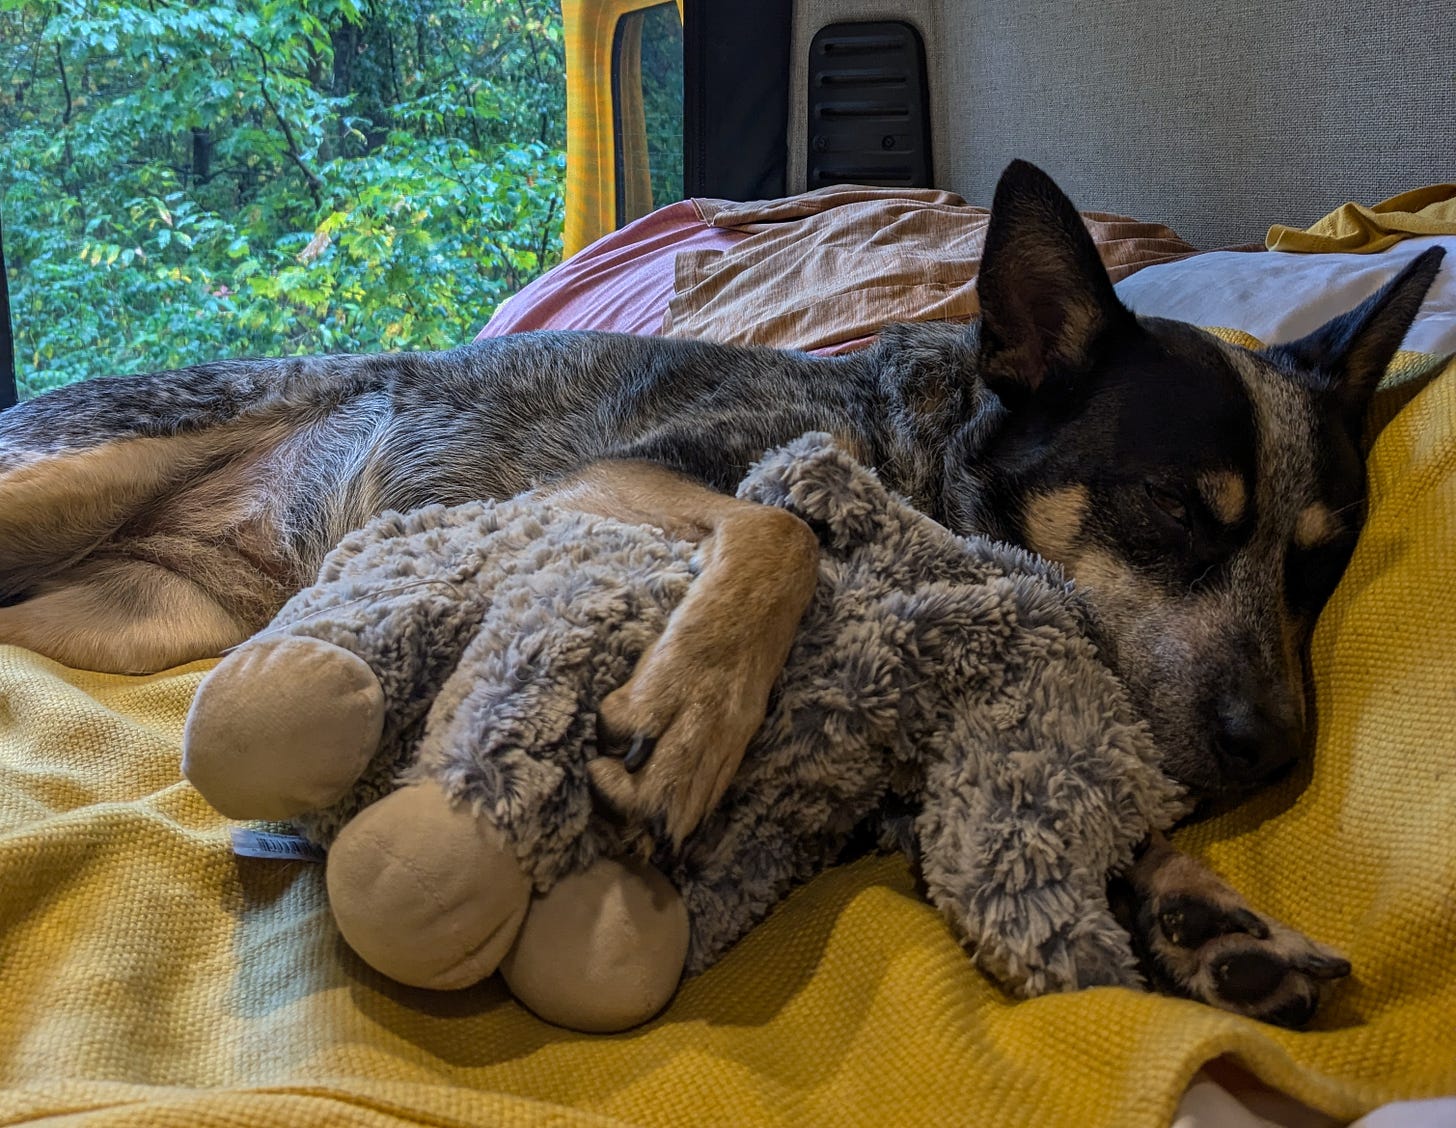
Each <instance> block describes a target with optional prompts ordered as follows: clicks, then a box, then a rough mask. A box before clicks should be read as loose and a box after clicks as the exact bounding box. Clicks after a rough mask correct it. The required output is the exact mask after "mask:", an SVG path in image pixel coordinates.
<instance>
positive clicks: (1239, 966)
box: [1119, 843, 1350, 1029]
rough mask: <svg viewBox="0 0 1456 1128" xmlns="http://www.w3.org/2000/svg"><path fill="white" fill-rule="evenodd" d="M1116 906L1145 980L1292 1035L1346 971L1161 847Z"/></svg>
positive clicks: (1338, 959)
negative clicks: (1130, 934)
mask: <svg viewBox="0 0 1456 1128" xmlns="http://www.w3.org/2000/svg"><path fill="white" fill-rule="evenodd" d="M1125 886H1126V888H1125V889H1124V890H1123V896H1122V897H1121V898H1119V899H1120V900H1121V902H1122V904H1121V906H1120V909H1121V912H1120V914H1119V915H1121V916H1122V917H1123V919H1124V923H1125V924H1126V925H1127V927H1128V929H1129V931H1130V932H1131V933H1132V938H1133V948H1134V951H1136V952H1137V954H1138V957H1139V960H1140V962H1141V964H1142V968H1143V972H1144V974H1145V975H1146V976H1147V977H1148V981H1149V983H1150V984H1151V985H1152V986H1153V987H1154V988H1155V989H1157V990H1161V991H1164V992H1166V993H1168V994H1174V995H1182V996H1185V997H1187V998H1192V999H1197V1000H1199V1001H1200V1002H1204V1003H1208V1004H1209V1005H1210V1006H1215V1007H1219V1008H1220V1009H1222V1010H1227V1011H1233V1012H1234V1013H1235V1014H1242V1015H1247V1016H1248V1017H1250V1018H1256V1019H1259V1020H1260V1021H1262V1022H1269V1023H1273V1024H1274V1025H1276V1026H1287V1027H1290V1028H1292V1029H1297V1028H1299V1027H1302V1026H1304V1025H1305V1024H1306V1023H1308V1022H1309V1020H1310V1019H1311V1018H1313V1017H1314V1014H1315V1011H1316V1010H1317V1009H1318V1008H1319V1005H1320V1002H1321V1001H1322V999H1323V996H1324V994H1325V993H1326V990H1327V988H1328V987H1329V985H1330V984H1332V983H1333V982H1334V981H1335V980H1338V979H1343V978H1344V977H1345V976H1347V975H1349V974H1350V963H1349V961H1348V960H1346V959H1344V958H1343V957H1342V956H1340V955H1339V954H1338V953H1337V952H1335V951H1333V950H1331V949H1330V948H1327V947H1325V946H1324V945H1322V944H1319V943H1317V942H1315V941H1314V940H1311V939H1309V938H1308V937H1307V936H1304V935H1302V934H1301V933H1299V932H1296V931H1294V929H1292V928H1289V927H1287V926H1285V925H1283V924H1281V923H1279V922H1278V921H1276V920H1273V919H1271V918H1269V917H1267V916H1264V915H1262V914H1260V913H1257V912H1255V911H1254V910H1253V909H1252V908H1250V907H1249V905H1248V904H1247V903H1246V902H1245V901H1244V899H1243V898H1242V897H1241V896H1239V894H1238V893H1236V892H1234V890H1233V889H1231V888H1230V887H1229V886H1228V885H1227V884H1226V883H1225V882H1224V881H1223V880H1222V879H1221V878H1219V877H1218V876H1217V875H1216V874H1214V873H1213V872H1211V871H1210V870H1208V869H1206V868H1204V867H1203V866H1202V865H1200V864H1199V863H1198V862H1195V861H1194V860H1193V859H1192V858H1189V857H1187V856H1186V855H1183V854H1179V853H1177V852H1176V851H1174V850H1173V849H1172V848H1171V847H1169V846H1168V845H1167V844H1166V843H1157V844H1155V845H1153V846H1152V847H1150V848H1149V849H1148V851H1147V852H1146V853H1145V854H1144V855H1143V857H1142V858H1140V859H1139V860H1138V861H1137V862H1136V863H1135V864H1134V866H1133V868H1132V869H1131V870H1130V871H1129V873H1128V874H1127V876H1126V878H1125Z"/></svg>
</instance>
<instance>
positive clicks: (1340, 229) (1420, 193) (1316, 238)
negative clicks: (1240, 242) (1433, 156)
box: [1264, 184, 1456, 254]
mask: <svg viewBox="0 0 1456 1128" xmlns="http://www.w3.org/2000/svg"><path fill="white" fill-rule="evenodd" d="M1412 235H1456V184H1430V185H1427V186H1426V187H1424V188H1412V189H1411V190H1410V191H1409V192H1402V193H1401V194H1400V195H1399V196H1392V197H1390V199H1388V200H1381V201H1380V203H1378V204H1371V205H1368V206H1367V205H1365V204H1356V203H1353V202H1352V203H1348V204H1341V205H1340V206H1339V207H1338V208H1336V209H1335V210H1334V211H1332V212H1330V213H1329V215H1326V216H1324V217H1322V218H1321V219H1318V220H1316V221H1315V222H1314V223H1312V224H1310V226H1309V227H1307V228H1305V229H1303V230H1301V229H1299V228H1297V227H1288V226H1286V225H1284V224H1282V223H1276V224H1275V225H1274V226H1273V227H1271V228H1269V233H1268V235H1266V236H1265V238H1264V245H1265V246H1266V247H1268V248H1269V250H1271V251H1303V252H1318V251H1342V252H1344V253H1346V254H1352V253H1356V254H1373V253H1374V252H1376V251H1383V250H1385V249H1386V248H1387V247H1391V246H1394V245H1395V244H1396V243H1398V242H1400V241H1401V240H1402V239H1408V238H1410V237H1411V236H1412Z"/></svg>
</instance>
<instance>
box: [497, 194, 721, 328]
mask: <svg viewBox="0 0 1456 1128" xmlns="http://www.w3.org/2000/svg"><path fill="white" fill-rule="evenodd" d="M746 237H747V233H746V232H743V231H732V230H728V229H725V228H721V227H711V226H709V225H708V224H707V223H704V222H703V220H702V217H701V216H699V215H698V209H697V208H696V207H694V206H693V204H692V201H690V200H682V201H680V202H678V203H676V204H669V205H668V206H667V207H665V208H659V209H658V210H657V211H655V212H651V213H650V214H648V215H644V216H643V217H642V218H641V219H637V220H633V221H632V222H631V223H629V224H627V226H626V227H623V228H622V229H621V230H620V231H613V232H612V233H611V234H610V235H604V236H602V238H600V239H598V240H597V241H596V242H595V243H593V244H591V245H590V246H589V247H585V248H584V249H582V250H581V251H579V252H578V253H577V254H575V255H573V256H572V257H571V258H569V259H567V260H566V261H565V262H563V263H561V264H560V265H559V266H556V267H553V268H552V269H551V270H549V271H547V272H546V273H545V274H543V275H541V277H539V278H537V279H536V280H535V281H534V282H531V283H530V284H528V285H527V286H526V287H525V288H524V289H522V290H521V292H520V293H518V294H515V295H513V296H512V297H510V298H507V299H506V300H505V301H504V302H502V303H501V305H500V308H499V309H497V310H496V311H495V314H494V315H493V316H492V317H491V319H490V321H489V322H487V323H486V326H485V328H484V329H482V330H481V331H480V332H479V333H478V334H477V335H476V338H475V339H476V340H477V341H478V340H480V339H481V338H483V337H500V336H503V335H504V334H506V333H520V332H524V331H525V330H527V329H607V330H612V331H615V332H618V333H637V334H640V335H644V336H657V335H659V334H661V332H662V318H663V315H664V314H665V313H666V312H667V304H668V302H670V301H672V294H673V289H672V284H673V266H674V263H675V261H676V259H677V254H678V252H679V251H686V250H726V249H727V248H729V247H731V246H733V245H734V244H735V243H737V242H739V241H740V240H742V239H744V238H746Z"/></svg>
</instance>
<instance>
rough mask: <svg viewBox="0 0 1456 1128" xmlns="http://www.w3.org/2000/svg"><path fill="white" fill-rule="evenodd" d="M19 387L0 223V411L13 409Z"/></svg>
mask: <svg viewBox="0 0 1456 1128" xmlns="http://www.w3.org/2000/svg"><path fill="white" fill-rule="evenodd" d="M19 393H20V385H19V384H18V383H17V382H16V379H15V338H14V336H13V335H12V333H11V328H10V279H9V277H8V275H7V274H6V271H5V225H4V224H3V223H0V411H4V410H5V409H6V408H7V407H14V406H15V402H16V400H17V399H18V398H19Z"/></svg>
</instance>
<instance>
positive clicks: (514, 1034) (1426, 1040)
mask: <svg viewBox="0 0 1456 1128" xmlns="http://www.w3.org/2000/svg"><path fill="white" fill-rule="evenodd" d="M1423 366H1424V368H1423ZM1429 368H1430V365H1429V362H1426V361H1423V360H1422V359H1421V358H1416V357H1411V356H1405V357H1403V358H1402V359H1401V361H1400V362H1399V364H1398V365H1397V373H1396V375H1397V376H1404V377H1407V379H1406V380H1405V381H1404V384H1403V386H1402V387H1400V388H1397V389H1396V390H1395V391H1394V392H1393V393H1392V396H1394V397H1403V398H1404V399H1406V400H1408V402H1406V403H1405V405H1404V407H1403V408H1402V409H1401V410H1400V411H1399V413H1398V414H1396V416H1395V418H1394V419H1392V420H1391V421H1390V422H1389V424H1388V425H1387V426H1386V427H1385V428H1384V430H1383V431H1382V433H1381V434H1380V437H1379V440H1378V442H1377V444H1376V446H1375V448H1374V452H1373V455H1372V457H1371V460H1370V465H1371V488H1372V496H1373V508H1372V513H1371V519H1370V523H1369V526H1368V528H1367V530H1366V532H1365V535H1364V537H1363V538H1362V540H1361V542H1360V547H1359V549H1358V551H1357V553H1356V555H1355V559H1354V561H1353V562H1352V564H1351V567H1350V570H1349V573H1348V575H1347V576H1346V578H1345V580H1344V583H1343V584H1342V585H1341V587H1340V590H1339V592H1338V593H1337V595H1336V598H1335V600H1334V602H1333V603H1332V604H1331V605H1330V607H1329V609H1328V611H1327V612H1326V614H1325V615H1324V617H1323V618H1322V620H1321V622H1320V625H1319V629H1318V632H1317V634H1316V636H1315V640H1314V647H1313V657H1314V664H1315V669H1316V671H1317V678H1318V685H1319V713H1320V733H1319V741H1318V748H1317V751H1316V755H1315V757H1314V767H1313V769H1312V770H1310V771H1306V772H1305V773H1304V774H1303V775H1301V776H1300V777H1299V778H1298V779H1295V780H1292V781H1290V782H1289V783H1288V784H1287V785H1284V786H1281V787H1279V788H1277V789H1275V790H1272V791H1269V792H1268V793H1266V794H1263V795H1261V796H1259V797H1257V798H1255V799H1254V800H1252V801H1251V802H1249V803H1247V804H1246V805H1244V806H1243V807H1241V808H1239V809H1237V810H1235V811H1233V812H1232V813H1230V814H1227V815H1225V816H1223V817H1220V818H1217V819H1214V820H1212V821H1209V822H1205V823H1203V824H1200V825H1198V826H1196V827H1192V828H1189V829H1186V830H1183V831H1181V832H1180V833H1179V835H1178V838H1179V840H1180V841H1181V843H1182V845H1183V846H1185V847H1187V848H1189V849H1191V850H1193V851H1194V852H1196V853H1197V854H1199V855H1202V856H1204V857H1206V858H1208V859H1210V860H1211V861H1212V862H1213V863H1214V864H1215V865H1216V866H1217V867H1219V868H1220V869H1221V870H1223V871H1224V872H1225V873H1227V874H1228V875H1229V876H1230V877H1232V878H1233V879H1234V880H1235V882H1236V883H1237V884H1238V885H1239V886H1240V887H1241V888H1242V889H1243V890H1244V891H1245V892H1246V893H1247V894H1248V895H1249V896H1250V897H1251V898H1252V899H1253V900H1254V901H1255V903H1257V904H1258V905H1260V906H1262V907H1264V908H1266V909H1267V910H1269V911H1271V912H1273V913H1275V914H1277V915H1279V916H1282V917H1284V918H1285V919H1287V920H1289V921H1290V922H1292V923H1295V924H1297V925H1298V926H1299V927H1301V928H1303V929H1306V930H1307V931H1309V932H1310V933H1312V934H1313V935H1315V936H1317V937H1319V938H1320V939H1322V940H1325V941H1328V942H1331V943H1333V944H1336V945H1338V946H1339V947H1340V948H1342V949H1343V950H1344V951H1345V952H1346V953H1347V954H1348V955H1349V956H1350V957H1351V959H1352V960H1353V961H1354V965H1355V968H1356V975H1355V978H1354V980H1353V981H1352V982H1349V983H1347V984H1346V985H1345V986H1344V987H1343V988H1342V989H1341V991H1340V993H1339V994H1338V996H1337V997H1336V998H1335V999H1334V1000H1333V1002H1332V1004H1331V1005H1330V1006H1329V1007H1328V1009H1327V1010H1326V1011H1325V1012H1324V1013H1323V1015H1322V1017H1321V1018H1320V1020H1319V1023H1318V1027H1319V1028H1318V1029H1317V1030H1315V1031H1312V1032H1308V1033H1291V1032H1287V1031H1280V1030H1275V1029H1271V1028H1266V1027H1262V1026H1259V1025H1257V1024H1255V1023H1253V1022H1249V1021H1245V1020H1242V1019H1238V1018H1234V1017H1231V1016H1229V1015H1225V1014H1222V1013H1219V1012H1215V1011H1212V1010H1208V1009H1205V1008H1203V1007H1200V1006H1198V1005H1196V1004H1193V1003H1188V1002H1182V1001H1178V1000H1172V999H1165V998H1157V997H1153V996H1147V995H1140V994H1136V993H1133V992H1129V991H1122V990H1113V989H1102V990H1098V991H1091V992H1086V993H1083V994H1080V995H1074V996H1062V997H1055V998H1047V999H1039V1000H1035V1001H1032V1002H1027V1003H1011V1002H1008V1001H1007V1000H1006V999H1004V998H1002V997H1001V996H1000V995H999V994H998V993H997V992H996V990H995V989H994V988H992V987H991V986H990V985H989V984H988V983H987V982H986V981H985V980H983V979H982V978H981V977H980V976H978V975H977V974H976V973H975V972H974V971H973V970H972V969H971V967H970V966H969V964H968V963H967V961H966V959H965V957H964V956H963V954H962V953H961V952H960V951H959V950H958V949H957V948H956V946H955V945H954V944H953V943H952V942H951V940H950V939H949V937H948V935H947V933H946V931H945V929H944V927H943V926H942V924H941V922H940V921H939V919H938V918H937V916H936V914H935V913H934V912H933V911H932V910H931V909H929V908H928V907H927V906H926V905H924V904H923V903H922V902H921V901H920V900H918V899H917V898H916V896H915V894H914V889H913V885H912V882H911V879H910V876H909V873H908V872H907V868H906V865H905V863H904V862H903V861H902V860H900V859H898V858H878V859H867V860H864V861H862V862H860V863H858V864H855V865H852V866H849V867H846V868H843V869H840V870H836V871H834V872H831V873H829V874H826V875H824V876H823V877H821V878H819V879H818V880H816V881H815V882H813V883H812V884H811V885H809V886H808V887H806V888H804V889H803V890H801V891H799V892H798V894H797V895H795V896H794V897H793V898H792V899H791V900H790V901H789V902H788V903H786V904H785V905H784V906H781V909H780V911H779V912H777V913H776V914H775V916H774V917H773V918H771V919H770V921H769V922H768V923H766V924H765V925H764V926H763V927H761V928H760V929H758V930H757V931H755V932H754V933H753V934H752V935H751V936H750V937H749V938H748V939H747V940H746V941H745V942H744V943H743V944H742V945H740V946H739V947H738V948H736V949H735V950H734V951H733V952H731V953H730V954H729V956H728V958H727V959H725V960H724V961H723V962H722V963H721V964H720V965H719V966H717V967H716V968H714V969H713V970H712V971H711V972H709V973H708V974H707V975H704V976H702V977H701V978H699V979H697V980H695V981H692V982H690V983H688V984H687V985H686V986H685V987H684V988H683V990H682V991H681V993H680V995H679V997H678V999H677V1000H676V1001H675V1003H674V1004H673V1006H672V1007H671V1009H670V1010H669V1011H668V1013H667V1014H666V1015H665V1016H664V1017H663V1018H661V1019H660V1020H658V1021H656V1022H654V1023H653V1024H651V1025H650V1026H648V1027H647V1028H645V1029H642V1030H640V1031H636V1032H632V1033H628V1034H624V1035H619V1036H613V1037H589V1036H582V1035H574V1034H568V1033H564V1032H562V1031H559V1030H556V1029H553V1028H551V1027H548V1026H545V1025H543V1024H542V1023H540V1022H538V1021H536V1020H535V1019H533V1018H532V1017H531V1016H530V1015H529V1014H527V1013H525V1012H524V1011H522V1010H521V1009H520V1008H519V1007H517V1006H516V1005H515V1004H514V1003H513V1002H511V1001H510V1000H509V999H508V998H507V997H506V995H505V993H504V991H503V990H502V989H501V988H500V987H499V986H498V985H496V984H495V983H489V984H486V985H484V986H482V987H480V988H478V989H476V990H472V991H468V992H464V993H461V994H458V995H448V996H439V995H431V994H429V993H426V992H422V991H416V990H411V989H407V988H402V987H398V986H394V985H391V984H389V983H387V982H384V981H382V980H381V979H379V978H378V977H377V976H376V975H374V974H373V973H371V972H370V971H369V970H368V969H366V968H365V967H363V966H362V965H361V964H360V963H359V961H358V960H356V959H354V958H353V957H352V956H351V955H350V954H349V953H348V952H347V951H346V950H344V949H343V948H342V947H341V945H340V942H339V940H338V939H337V937H336V935H335V933H334V931H333V929H332V927H331V924H330V922H329V918H328V915H327V909H326V907H325V903H324V891H323V885H322V881H321V877H322V874H321V871H320V868H319V867H318V866H316V865H310V864H307V863H300V862H276V861H257V860H247V859H237V858H234V857H233V856H232V855H231V853H230V851H229V845H228V838H227V825H226V823H225V822H224V821H223V820H222V819H221V818H219V817H217V816H216V815H214V814H213V813H212V812H211V811H210V810H209V809H208V808H207V806H206V805H205V804H204V803H203V802H202V800H201V799H200V798H199V797H198V796H197V794H196V793H195V792H193V791H192V790H191V788H190V787H189V786H188V785H186V784H185V783H183V782H182V781H181V780H180V779H179V776H178V739H179V733H180V729H181V724H182V718H183V715H184V712H185V709H186V706H187V702H188V700H189V698H190V696H191V694H192V692H193V690H194V689H195V687H196V685H197V682H198V680H199V679H200V678H201V676H202V674H203V672H204V671H205V669H206V668H207V667H206V665H205V664H200V665H195V666H189V667H185V668H183V669H179V670H176V671H172V672H170V673H167V674H163V675H158V676H155V677H150V678H122V677H113V676H105V675H98V674H91V673H79V672H75V671H69V670H66V669H63V668H61V667H58V666H56V665H55V664H53V663H51V662H49V661H46V660H44V659H41V658H38V657H36V656H34V655H32V654H29V653H26V652H24V651H21V650H18V649H15V648H9V647H0V1124H17V1123H30V1122H34V1121H39V1120H45V1122H46V1124H47V1125H57V1126H62V1125H64V1126H71V1125H76V1126H85V1128H101V1126H105V1128H114V1126H121V1125H137V1126H142V1125H145V1126H147V1128H157V1126H168V1125H177V1126H186V1128H207V1126H224V1125H226V1126H228V1128H239V1126H244V1125H257V1126H267V1128H293V1126H298V1128H303V1126H305V1125H307V1126H314V1125H324V1124H327V1125H358V1126H368V1128H376V1126H377V1128H398V1126H400V1125H416V1124H418V1125H436V1126H439V1125H459V1126H462V1128H464V1126H471V1128H476V1126H480V1125H487V1124H489V1125H497V1124H499V1125H512V1124H519V1125H561V1126H566V1125H609V1124H616V1125H620V1124H637V1125H663V1126H667V1125H703V1124H714V1123H716V1124H733V1125H758V1124H763V1125H793V1126H796V1128H803V1126H806V1125H821V1124H822V1125H829V1124H833V1125H851V1124H866V1125H921V1124H924V1125H932V1124H933V1125H942V1124H944V1125H951V1124H970V1125H981V1124H984V1125H991V1124H995V1125H1021V1124H1025V1125H1038V1126H1047V1125H1074V1126H1076V1128H1098V1126H1101V1125H1106V1126H1118V1128H1136V1126H1138V1125H1158V1124H1166V1123H1167V1122H1168V1120H1169V1118H1170V1116H1171V1114H1172V1111H1173V1109H1174V1107H1175V1105H1176V1103H1177V1100H1178V1098H1179V1095H1180V1094H1181V1093H1182V1091H1183V1089H1184V1087H1185V1086H1186V1084H1187V1081H1188V1079H1189V1078H1190V1077H1191V1076H1192V1074H1193V1073H1194V1072H1195V1070H1196V1069H1197V1068H1198V1067H1199V1066H1200V1065H1201V1064H1202V1063H1204V1062H1205V1061H1207V1060H1208V1059H1210V1058H1212V1057H1214V1056H1216V1055H1219V1054H1231V1055H1234V1056H1235V1057H1236V1058H1237V1059H1238V1060H1239V1061H1240V1062H1242V1063H1244V1064H1245V1065H1246V1066H1247V1067H1248V1068H1250V1069H1252V1070H1253V1071H1254V1072H1255V1073H1257V1074H1258V1075H1259V1076H1260V1077H1262V1078H1263V1079H1265V1080H1266V1081H1268V1082H1270V1083H1272V1084H1273V1085H1275V1086H1277V1087H1279V1088H1282V1089H1284V1090H1286V1091H1288V1092H1289V1093H1291V1094H1293V1095H1294V1096H1296V1097H1298V1098H1300V1099H1301V1100H1303V1101H1305V1102H1307V1103H1309V1104H1311V1105H1313V1106H1315V1107H1317V1108H1320V1109H1323V1110H1324V1111H1326V1112H1329V1113H1332V1114H1335V1115H1340V1116H1346V1117H1353V1116H1356V1115H1359V1114H1361V1113H1363V1112H1364V1111H1366V1110H1368V1109H1369V1108H1371V1107H1372V1106H1375V1105H1377V1104H1381V1103H1384V1102H1387V1101H1390V1100H1394V1099H1397V1098H1409V1097H1429V1096H1434V1095H1438V1094H1446V1093H1452V1092H1456V1036H1453V1031H1456V1026H1453V1020H1456V959H1453V952H1456V898H1453V891H1456V845H1453V843H1456V732H1453V724H1456V722H1453V716H1456V615H1453V614H1452V613H1451V610H1450V600H1451V592H1452V591H1453V590H1456V551H1453V547H1456V368H1453V369H1451V370H1448V371H1447V372H1446V373H1445V374H1444V375H1443V376H1441V377H1440V378H1438V379H1435V380H1434V381H1431V382H1423V381H1421V380H1420V379H1417V377H1419V376H1420V375H1421V373H1422V372H1423V371H1428V370H1429ZM1417 388H1419V390H1416V389H1417ZM1389 402H1391V403H1395V402H1398V399H1395V398H1393V399H1391V400H1390V401H1389Z"/></svg>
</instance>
